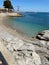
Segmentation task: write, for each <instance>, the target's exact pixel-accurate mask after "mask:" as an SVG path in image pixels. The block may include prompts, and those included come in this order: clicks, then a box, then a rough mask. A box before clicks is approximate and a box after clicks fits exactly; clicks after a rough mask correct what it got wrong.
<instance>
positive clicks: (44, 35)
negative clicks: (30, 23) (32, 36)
mask: <svg viewBox="0 0 49 65" xmlns="http://www.w3.org/2000/svg"><path fill="white" fill-rule="evenodd" d="M36 38H37V39H39V40H45V41H49V30H45V31H43V32H41V33H38V34H37V36H36Z"/></svg>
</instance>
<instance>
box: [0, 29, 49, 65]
mask: <svg viewBox="0 0 49 65" xmlns="http://www.w3.org/2000/svg"><path fill="white" fill-rule="evenodd" d="M0 30H2V32H1V31H0V40H3V42H4V45H5V47H6V48H7V49H8V50H9V52H10V53H11V54H12V55H13V57H14V59H15V62H17V64H18V65H49V31H48V30H46V31H43V32H42V33H39V34H38V35H37V36H36V38H37V40H36V41H32V42H26V41H24V40H21V39H19V38H18V37H14V36H12V35H11V34H9V33H8V32H7V31H5V30H3V29H0ZM4 31H5V32H4ZM3 32H4V34H3ZM5 35H6V36H5ZM5 43H6V44H5Z"/></svg>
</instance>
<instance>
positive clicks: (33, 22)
mask: <svg viewBox="0 0 49 65" xmlns="http://www.w3.org/2000/svg"><path fill="white" fill-rule="evenodd" d="M23 14H24V16H23V17H9V18H7V19H6V20H5V23H6V24H8V25H9V26H10V27H12V28H14V29H19V30H20V31H22V32H23V33H24V34H26V35H28V36H31V37H32V36H36V34H38V32H41V31H43V30H48V29H49V13H45V12H25V13H23Z"/></svg>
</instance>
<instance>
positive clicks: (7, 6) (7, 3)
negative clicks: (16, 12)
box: [3, 0, 13, 10]
mask: <svg viewBox="0 0 49 65" xmlns="http://www.w3.org/2000/svg"><path fill="white" fill-rule="evenodd" d="M3 6H4V8H8V10H9V9H13V6H12V4H11V1H10V0H5V1H4V3H3Z"/></svg>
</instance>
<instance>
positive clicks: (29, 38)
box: [0, 17, 37, 42]
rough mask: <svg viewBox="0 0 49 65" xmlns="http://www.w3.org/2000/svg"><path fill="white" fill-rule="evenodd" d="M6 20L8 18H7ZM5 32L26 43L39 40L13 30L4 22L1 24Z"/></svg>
mask: <svg viewBox="0 0 49 65" xmlns="http://www.w3.org/2000/svg"><path fill="white" fill-rule="evenodd" d="M5 18H6V17H5ZM0 25H1V26H2V27H3V28H4V29H5V30H7V31H8V33H10V34H12V35H13V36H15V37H18V38H20V39H21V40H24V41H28V42H32V41H34V40H37V39H36V38H35V37H32V38H31V37H30V36H27V35H25V34H24V33H23V32H21V31H20V30H18V29H16V30H15V29H13V28H12V27H10V26H8V25H7V24H5V23H4V21H2V22H1V24H0Z"/></svg>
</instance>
